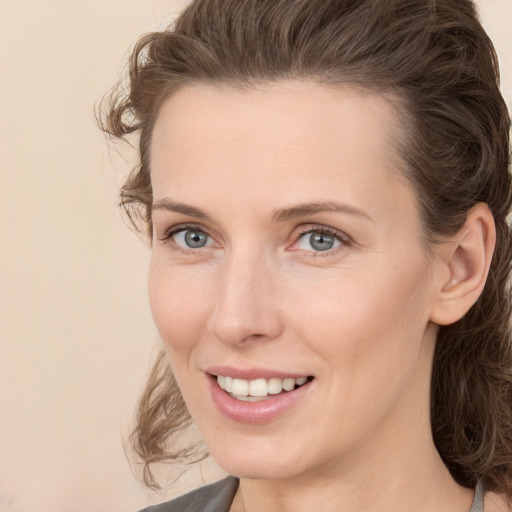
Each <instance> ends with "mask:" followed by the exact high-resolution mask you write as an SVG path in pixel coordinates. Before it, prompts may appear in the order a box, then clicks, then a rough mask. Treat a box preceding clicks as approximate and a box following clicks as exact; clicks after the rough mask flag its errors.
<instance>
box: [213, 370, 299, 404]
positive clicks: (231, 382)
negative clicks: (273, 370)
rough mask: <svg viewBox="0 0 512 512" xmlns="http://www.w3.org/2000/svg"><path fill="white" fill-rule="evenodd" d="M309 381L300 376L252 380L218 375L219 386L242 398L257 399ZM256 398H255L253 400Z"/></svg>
mask: <svg viewBox="0 0 512 512" xmlns="http://www.w3.org/2000/svg"><path fill="white" fill-rule="evenodd" d="M307 381H308V378H307V377H299V378H298V379H279V378H277V377H272V378H271V379H269V380H265V379H254V380H251V381H248V380H244V379H233V378H232V377H225V376H223V375H218V376H217V382H218V384H219V387H220V388H222V389H223V390H224V391H227V392H228V393H230V394H231V396H234V397H235V398H238V399H240V400H245V401H256V400H258V398H262V397H266V396H267V395H277V394H279V393H281V392H282V391H283V390H284V391H292V390H293V389H295V386H302V385H303V384H305V383H306V382H307ZM253 398H254V400H252V399H253Z"/></svg>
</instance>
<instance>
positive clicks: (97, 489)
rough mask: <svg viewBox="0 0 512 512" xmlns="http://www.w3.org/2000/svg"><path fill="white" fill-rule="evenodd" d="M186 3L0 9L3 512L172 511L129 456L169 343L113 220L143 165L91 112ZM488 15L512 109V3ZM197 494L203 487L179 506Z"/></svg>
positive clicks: (497, 4)
mask: <svg viewBox="0 0 512 512" xmlns="http://www.w3.org/2000/svg"><path fill="white" fill-rule="evenodd" d="M383 1H384V0H383ZM184 3H185V2H184V1H182V0H168V1H163V0H88V1H87V2H70V1H66V0H47V1H45V2H41V1H40V0H0V176H1V182H0V183H1V185H0V187H1V188H0V197H1V202H0V240H1V248H0V263H1V264H0V308H1V309H0V311H1V314H0V512H34V511H37V512H50V511H51V512H90V511H95V512H107V511H108V512H121V511H136V510H138V509H139V508H142V507H143V506H145V505H147V504H149V503H153V502H159V501H162V500H164V499H165V498H166V495H165V494H160V495H148V494H147V493H146V492H145V491H144V490H143V489H142V488H141V487H140V485H139V484H138V483H137V482H136V480H135V479H134V477H133V475H132V473H131V470H130V468H129V466H128V463H127V461H126V458H125V455H124V451H123V445H122V439H123V437H124V436H125V435H126V433H127V432H128V430H129V427H130V424H131V417H132V411H133V408H134V405H135V402H136V399H137V397H138V395H139V393H140V391H141V389H142V386H143V383H144V379H145V376H146V374H147V371H148V368H149V363H150V359H151V356H152V355H154V354H155V351H156V348H157V346H158V340H157V335H156V331H155V329H154V327H153V324H152V320H151V315H150V312H149V308H148V305H147V297H146V267H147V259H148V253H147V249H146V248H145V247H144V246H143V244H142V243H141V242H140V241H139V240H138V238H137V237H136V236H135V235H134V234H133V233H132V232H130V231H129V229H128V228H127V227H126V226H125V225H124V224H123V222H122V220H121V216H120V214H119V212H118V210H117V207H116V203H117V190H118V186H119V184H120V183H121V182H122V179H123V177H124V176H125V174H126V172H127V171H128V170H129V169H130V167H131V166H132V165H133V154H132V153H131V152H129V151H126V150H125V149H123V148H122V147H119V151H117V150H114V151H110V152H109V150H108V148H107V144H106V142H105V140H104V138H103V135H102V134H101V133H100V132H99V130H98V129H97V128H96V126H95V122H94V116H93V106H94V104H95V103H96V102H97V101H98V100H99V99H100V97H101V96H102V94H103V93H104V92H105V91H106V90H107V88H108V87H109V86H110V85H112V84H113V83H114V81H115V80H116V77H117V75H118V72H119V71H120V70H121V68H122V66H123V64H124V61H125V56H126V55H127V51H128V48H129V47H130V46H131V45H132V44H133V42H134V41H135V39H136V38H137V36H138V35H140V34H141V33H143V32H145V31H148V30H152V29H155V28H161V27H163V26H164V25H165V24H166V23H167V22H168V21H169V20H170V17H171V16H172V15H173V13H176V12H177V10H179V8H180V6H182V5H184ZM478 4H479V5H480V7H481V11H482V17H483V20H484V24H485V25H486V27H487V29H488V31H489V33H490V34H491V37H492V38H493V39H494V41H495V44H496V46H497V49H498V53H499V56H500V60H501V64H502V75H503V91H504V95H505V97H506V99H507V100H508V101H509V105H510V104H511V100H512V37H511V36H510V35H509V34H510V26H511V25H512V0H480V1H479V2H478ZM202 470H204V472H205V479H206V480H209V479H213V478H216V477H218V476H219V475H220V473H219V472H218V471H217V470H216V469H215V466H214V465H213V464H212V463H207V464H206V465H205V466H204V467H203V468H202ZM199 483H201V472H200V471H199V470H195V471H191V472H189V473H187V474H186V475H185V477H184V478H183V479H182V480H180V482H179V484H178V485H177V486H175V487H174V488H172V489H171V490H170V491H169V492H168V493H167V498H169V497H171V496H174V495H176V494H178V493H181V492H183V491H184V490H186V489H188V488H190V487H194V486H196V485H198V484H199Z"/></svg>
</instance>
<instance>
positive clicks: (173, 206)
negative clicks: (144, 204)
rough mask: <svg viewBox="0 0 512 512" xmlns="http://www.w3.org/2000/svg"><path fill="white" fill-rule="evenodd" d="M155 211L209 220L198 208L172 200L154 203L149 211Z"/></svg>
mask: <svg viewBox="0 0 512 512" xmlns="http://www.w3.org/2000/svg"><path fill="white" fill-rule="evenodd" d="M155 210H167V211H169V212H176V213H182V214H183V215H188V216H189V217H196V218H198V219H202V220H211V218H210V216H209V215H208V214H207V213H205V212H204V211H203V210H201V209H200V208H196V207H195V206H190V205H188V204H185V203H178V202H176V201H173V200H172V199H162V200H160V201H155V202H154V203H153V204H152V205H151V211H155Z"/></svg>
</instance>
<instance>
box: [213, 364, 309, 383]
mask: <svg viewBox="0 0 512 512" xmlns="http://www.w3.org/2000/svg"><path fill="white" fill-rule="evenodd" d="M204 371H205V372H206V373H209V374H210V375H215V376H217V375H222V376H224V377H232V378H233V379H244V380H255V379H272V378H278V379H299V378H300V377H309V376H310V375H311V374H308V373H300V372H285V371H282V370H275V369H271V368H245V369H244V368H237V367H234V366H210V367H208V368H206V369H205V370H204Z"/></svg>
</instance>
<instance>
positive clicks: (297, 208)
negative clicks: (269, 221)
mask: <svg viewBox="0 0 512 512" xmlns="http://www.w3.org/2000/svg"><path fill="white" fill-rule="evenodd" d="M324 212H327V213H331V212H334V213H347V214H349V215H356V216H359V217H363V218H365V219H367V220H369V221H371V222H374V220H373V219H372V218H371V217H370V215H368V214H367V213H366V212H365V211H364V210H361V209H360V208H356V207H355V206H350V205H348V204H344V203H338V202H336V201H321V202H315V203H303V204H297V205H294V206H290V207H288V208H279V209H277V210H274V215H273V219H274V222H285V221H287V220H291V219H296V218H297V217H307V216H309V215H314V214H315V213H324Z"/></svg>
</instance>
